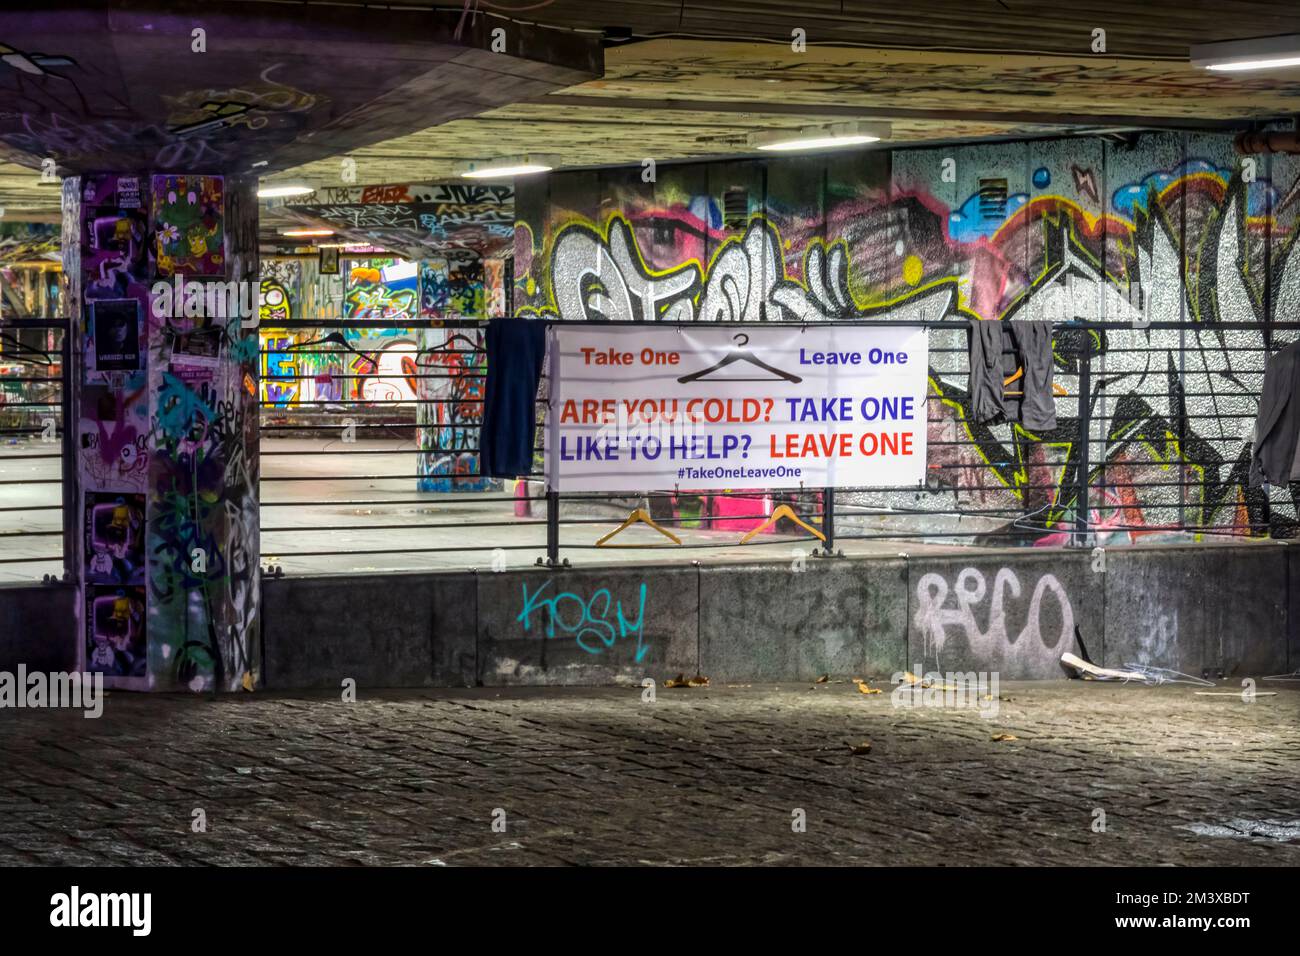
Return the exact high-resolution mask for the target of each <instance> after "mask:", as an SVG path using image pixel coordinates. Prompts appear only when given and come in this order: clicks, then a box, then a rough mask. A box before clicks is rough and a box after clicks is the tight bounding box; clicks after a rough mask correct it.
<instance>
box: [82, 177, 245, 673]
mask: <svg viewBox="0 0 1300 956" xmlns="http://www.w3.org/2000/svg"><path fill="white" fill-rule="evenodd" d="M74 207H75V208H74ZM70 218H71V219H72V220H73V221H74V222H75V223H76V233H77V235H78V237H79V243H78V244H77V246H78V247H77V248H76V250H75V252H74V251H73V250H69V251H68V252H66V253H65V270H66V271H67V272H68V275H69V290H70V295H69V307H70V309H71V310H72V311H71V312H70V314H71V315H73V316H76V317H77V318H76V320H75V321H74V322H73V352H74V354H75V360H74V363H73V366H74V367H73V373H72V378H71V381H72V384H73V389H74V399H73V401H74V404H73V409H74V417H75V418H76V421H75V422H74V427H75V429H76V433H75V438H74V447H75V458H76V471H77V496H78V501H79V507H78V508H77V520H78V526H79V535H78V538H79V542H78V543H79V551H78V554H77V558H76V568H75V570H76V573H77V577H78V580H79V583H80V585H81V589H82V594H81V602H80V606H81V609H82V616H81V622H80V627H79V636H78V642H79V647H80V655H81V660H82V662H83V664H84V666H85V667H86V669H88V670H90V671H101V672H103V673H104V674H105V678H106V683H107V684H109V686H118V687H124V688H128V689H138V690H177V689H190V690H196V691H197V690H206V689H221V690H232V689H237V688H239V687H241V686H242V687H246V688H248V689H252V687H253V686H254V684H255V683H256V681H257V677H258V673H259V671H260V657H261V648H260V630H259V620H258V581H257V578H258V562H259V557H260V554H259V543H258V491H257V480H258V419H257V409H258V406H257V401H258V397H257V391H258V389H257V359H258V355H257V332H256V328H255V322H256V316H257V308H258V268H257V204H256V196H255V183H254V182H253V181H251V180H238V179H234V178H229V177H226V178H223V177H220V176H208V175H192V174H185V175H180V174H171V173H168V174H150V173H147V172H144V171H141V172H134V173H129V174H119V173H110V174H96V175H86V176H83V177H81V178H80V179H79V180H70V181H67V182H65V208H64V224H65V233H68V232H69V231H70V230H71V228H72V227H71V225H70V223H69V219H70ZM68 248H69V247H68V246H67V245H66V244H65V250H66V249H68ZM78 258H79V261H75V260H76V259H78ZM248 311H251V315H252V318H248V319H246V320H244V319H242V318H241V316H242V315H243V314H244V313H246V312H248Z"/></svg>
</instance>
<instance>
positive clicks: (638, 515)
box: [596, 508, 682, 548]
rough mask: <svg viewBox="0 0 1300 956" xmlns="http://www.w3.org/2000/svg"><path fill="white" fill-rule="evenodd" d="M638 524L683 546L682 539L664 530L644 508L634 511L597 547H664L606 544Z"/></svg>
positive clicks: (597, 544) (599, 541) (598, 542)
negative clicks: (644, 525)
mask: <svg viewBox="0 0 1300 956" xmlns="http://www.w3.org/2000/svg"><path fill="white" fill-rule="evenodd" d="M638 522H639V523H641V524H648V525H649V526H650V527H652V528H654V529H655V530H656V531H658V532H659V533H660V534H661V535H663V536H664V537H665V538H670V539H671V540H672V542H673V544H681V543H682V539H681V538H679V537H677V535H675V534H673V533H672V532H671V531H669V530H668V529H667V528H664V527H662V526H661V525H659V524H658V523H657V522H656V521H655V519H654V518H651V517H650V513H649V512H648V511H646V510H645V509H644V508H637V509H636V510H635V511H633V512H632V513H631V514H630V515H628V516H627V520H626V521H624V522H623V523H622V524H621V525H619V526H618V527H617V528H615V529H614V530H613V531H611V532H610V533H609V534H607V535H605V537H603V538H601V539H600V540H598V541H597V542H596V547H598V548H656V547H662V545H653V544H651V545H647V544H606V542H607V541H609V540H610V539H611V538H613V537H614V536H615V535H618V534H622V533H623V532H624V531H626V530H627V529H628V528H630V527H632V525H634V524H637V523H638Z"/></svg>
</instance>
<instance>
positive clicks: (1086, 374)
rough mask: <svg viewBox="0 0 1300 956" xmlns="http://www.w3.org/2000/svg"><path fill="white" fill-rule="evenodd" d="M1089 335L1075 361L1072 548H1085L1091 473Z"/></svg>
mask: <svg viewBox="0 0 1300 956" xmlns="http://www.w3.org/2000/svg"><path fill="white" fill-rule="evenodd" d="M1091 337H1092V336H1091V333H1089V332H1084V333H1083V357H1082V359H1081V360H1080V362H1079V471H1078V494H1077V496H1076V498H1075V505H1074V527H1075V530H1076V531H1077V532H1078V534H1077V535H1076V536H1075V542H1074V543H1075V546H1076V547H1079V548H1086V547H1089V541H1088V539H1089V537H1090V535H1089V533H1088V512H1089V504H1088V497H1089V496H1088V478H1089V472H1090V471H1091V470H1092V463H1091V461H1090V460H1089V458H1090V455H1089V451H1090V446H1091V443H1092V343H1091Z"/></svg>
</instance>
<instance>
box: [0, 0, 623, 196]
mask: <svg viewBox="0 0 1300 956" xmlns="http://www.w3.org/2000/svg"><path fill="white" fill-rule="evenodd" d="M196 30H198V31H200V32H199V33H198V34H196V33H195V31H196ZM489 30H490V25H489V24H488V23H487V21H486V20H484V19H483V18H481V17H480V18H467V17H464V16H462V15H461V14H460V13H458V12H456V11H450V10H446V11H426V10H416V9H409V8H408V9H404V10H391V9H390V10H385V11H384V12H383V13H382V15H376V13H375V12H374V11H369V10H365V9H363V8H362V7H360V6H346V5H342V4H330V5H323V4H318V5H313V6H312V7H311V8H310V9H308V8H307V7H305V6H304V5H301V4H287V3H268V2H262V3H246V2H222V0H207V2H203V3H194V2H180V3H177V2H167V3H162V2H158V0H113V2H109V3H92V2H88V0H83V2H60V0H52V2H43V3H41V4H39V5H38V6H36V7H34V8H31V9H24V10H22V11H21V12H19V11H17V10H13V9H10V10H3V11H0V47H2V48H0V159H3V160H6V161H7V162H8V163H9V164H11V165H13V164H16V165H20V166H25V167H27V168H29V169H36V170H40V169H42V168H43V166H44V167H48V169H49V171H50V172H54V173H57V174H61V175H66V174H70V173H77V172H85V171H89V170H95V169H100V170H104V169H109V170H114V169H115V170H137V169H142V170H189V171H195V172H219V173H225V174H235V173H248V172H256V173H257V174H259V175H266V174H273V173H275V172H276V171H279V170H283V169H285V168H286V167H290V166H297V165H301V164H303V163H308V162H312V161H314V160H319V159H322V158H324V157H327V156H332V155H334V154H336V153H346V152H348V151H350V150H355V149H358V148H362V147H365V146H368V145H370V144H373V143H376V142H380V141H385V140H392V139H394V138H396V137H401V136H403V135H406V134H408V133H411V132H413V131H415V130H419V129H423V128H426V127H428V126H432V125H437V124H439V123H443V122H446V121H448V120H455V119H460V118H463V117H467V116H473V115H475V114H477V113H481V112H483V111H485V110H488V109H491V108H494V107H497V106H501V105H503V104H506V103H510V102H514V101H515V100H518V99H520V98H529V97H534V96H538V95H541V94H544V93H547V92H550V91H552V90H555V89H560V88H564V87H567V86H571V85H573V84H575V83H578V82H581V81H583V80H587V79H591V78H593V77H596V76H599V75H600V73H601V69H602V48H601V43H600V40H599V38H598V37H596V36H594V35H592V34H589V33H576V32H574V31H571V30H566V29H556V28H551V27H543V26H533V25H526V24H511V25H510V29H509V30H508V31H507V33H506V34H505V35H504V37H503V43H502V46H501V48H500V49H499V50H498V49H494V44H493V40H494V38H493V37H492V36H491V35H490V33H489ZM15 176H17V179H15V178H14V177H15ZM48 178H50V177H49V176H48V175H47V176H46V179H48ZM39 183H40V177H39V176H37V177H35V181H33V177H32V176H31V175H30V174H27V175H25V176H22V175H18V174H15V173H12V172H11V171H10V169H8V168H7V169H5V170H4V171H3V172H0V186H9V185H10V184H12V185H14V186H16V187H18V189H19V190H22V191H23V192H24V193H25V194H24V195H12V196H0V205H4V206H5V207H6V210H7V212H8V213H9V215H10V217H11V218H13V217H14V216H16V215H17V214H19V212H20V210H21V208H22V207H23V206H24V205H25V204H26V203H34V204H36V205H38V206H41V205H44V206H46V207H48V206H49V205H51V203H52V202H53V201H54V199H55V197H57V192H58V191H57V190H53V189H46V190H45V191H44V192H42V191H41V190H40V188H39ZM24 200H26V202H24Z"/></svg>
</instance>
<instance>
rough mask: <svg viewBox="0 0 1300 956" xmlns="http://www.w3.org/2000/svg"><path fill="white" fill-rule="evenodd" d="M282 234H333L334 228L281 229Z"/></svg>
mask: <svg viewBox="0 0 1300 956" xmlns="http://www.w3.org/2000/svg"><path fill="white" fill-rule="evenodd" d="M280 235H282V236H332V235H334V230H333V229H306V228H304V229H281V230H280Z"/></svg>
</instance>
